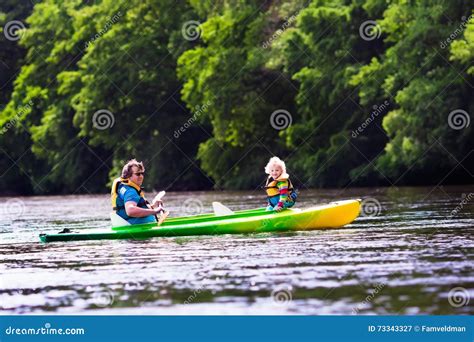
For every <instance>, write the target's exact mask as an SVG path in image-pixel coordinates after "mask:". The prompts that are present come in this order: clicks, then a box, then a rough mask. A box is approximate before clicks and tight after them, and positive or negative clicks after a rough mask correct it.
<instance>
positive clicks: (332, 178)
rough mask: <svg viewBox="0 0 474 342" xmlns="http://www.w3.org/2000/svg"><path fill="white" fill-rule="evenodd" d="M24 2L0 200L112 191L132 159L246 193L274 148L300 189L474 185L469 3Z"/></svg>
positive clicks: (169, 185)
mask: <svg viewBox="0 0 474 342" xmlns="http://www.w3.org/2000/svg"><path fill="white" fill-rule="evenodd" d="M36 2H37V3H36V5H34V7H33V5H32V3H31V2H30V1H26V0H25V1H21V2H20V3H17V1H12V0H8V1H4V2H2V4H1V5H0V24H1V26H2V27H3V26H4V25H5V24H6V23H7V22H9V21H11V20H21V21H22V22H23V23H24V24H25V25H26V27H27V29H26V30H25V31H24V32H23V31H22V32H21V35H22V38H21V39H20V40H19V41H18V42H16V41H10V40H7V39H5V37H4V35H3V34H2V35H1V37H0V82H1V85H2V88H1V93H0V127H1V128H2V132H3V133H2V134H1V135H0V153H2V159H1V161H0V168H1V169H0V172H1V173H2V174H3V176H2V177H1V178H0V189H1V190H2V193H3V192H5V191H7V192H21V193H31V192H35V193H54V192H63V193H76V192H81V193H83V192H86V193H87V192H97V191H107V185H108V184H110V181H111V179H113V178H114V177H116V176H117V175H118V174H119V172H120V169H121V167H122V165H123V163H124V162H125V161H126V160H127V159H130V158H138V159H141V160H144V161H145V163H146V167H147V180H146V183H147V185H149V186H151V187H154V188H166V189H204V188H210V187H214V188H227V189H244V188H245V189H249V188H253V189H256V188H258V186H259V185H261V183H262V180H263V178H264V177H265V175H264V173H263V168H264V166H265V164H266V162H267V160H268V158H269V157H271V156H273V155H278V156H280V157H281V158H283V159H284V160H285V161H286V162H287V167H288V169H289V173H290V174H291V175H292V176H293V178H294V180H295V182H296V183H300V185H301V186H302V187H306V186H347V185H375V184H393V183H395V184H424V183H438V182H460V183H461V182H466V181H470V180H471V179H470V175H469V174H468V173H466V172H465V170H466V169H469V168H470V167H471V169H470V170H471V172H472V165H471V164H469V163H472V162H471V160H472V157H471V159H469V158H468V157H467V156H468V154H469V152H470V151H472V148H473V146H472V138H471V139H469V138H470V137H471V136H472V125H470V126H468V127H465V128H463V129H460V130H456V129H453V128H452V127H451V126H450V125H449V123H448V116H449V115H450V113H452V112H453V111H455V110H463V111H465V112H467V113H468V114H469V113H470V114H471V115H472V113H473V112H474V110H473V109H474V101H473V98H474V97H473V96H472V95H473V94H472V84H474V80H473V77H474V67H473V66H472V62H473V59H474V21H473V19H472V17H470V19H469V16H470V15H471V14H472V13H473V12H472V4H471V2H469V1H467V0H455V1H449V2H448V1H419V2H416V1H401V0H400V1H385V0H330V1H327V0H324V1H323V0H312V1H309V2H308V1H304V0H292V1H283V2H261V1H256V0H222V1H217V2H216V1H210V0H205V1H195V0H189V1H188V2H183V1H179V2H175V1H172V0H145V1H143V0H142V1H139V0H129V1H125V0H121V1H116V0H102V1H95V2H85V1H81V0H65V1H64V0H42V1H39V2H38V1H36ZM375 21H376V25H372V28H371V29H370V28H369V29H367V30H365V31H363V30H362V28H364V27H365V26H366V25H367V24H374V23H375ZM188 23H198V24H199V27H198V28H195V29H196V30H198V31H199V32H200V37H194V38H197V39H194V38H193V39H187V38H188V37H186V32H185V25H186V24H188ZM367 35H368V36H369V37H367ZM3 107H4V108H3ZM278 110H280V111H281V110H284V111H287V112H289V113H290V116H291V121H292V124H291V125H290V126H289V127H287V128H285V129H281V130H280V129H275V127H274V126H275V125H274V122H273V123H272V122H271V117H272V114H273V113H275V112H276V111H278ZM98 113H99V114H100V113H102V114H103V113H106V116H108V117H107V119H109V120H111V121H109V122H108V124H107V122H106V123H105V124H107V127H106V128H105V129H101V127H98V121H97V115H98ZM109 113H111V114H109ZM110 115H111V116H110ZM107 119H106V120H107ZM4 157H5V158H4ZM460 162H462V164H461V165H459V163H460ZM447 175H448V176H449V177H447V178H446V176H447Z"/></svg>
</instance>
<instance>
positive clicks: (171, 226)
mask: <svg viewBox="0 0 474 342" xmlns="http://www.w3.org/2000/svg"><path fill="white" fill-rule="evenodd" d="M359 212H360V200H345V201H339V202H331V203H329V204H324V205H318V206H314V207H311V208H306V209H287V210H283V211H281V212H268V211H265V209H264V208H261V209H252V210H243V211H237V212H235V213H234V214H232V215H225V216H215V215H214V214H203V215H195V216H187V217H176V218H169V219H168V220H166V221H165V222H164V223H163V224H162V225H161V226H157V224H156V223H148V224H140V225H127V226H122V227H113V228H111V229H101V230H93V229H84V230H81V231H79V232H71V233H64V234H60V233H56V234H40V239H41V241H42V242H53V241H76V240H106V239H107V240H109V239H110V240H112V239H135V240H138V239H147V238H151V237H173V236H192V235H217V234H246V233H262V232H284V231H304V230H314V229H323V228H337V227H342V226H344V225H346V224H349V223H351V222H352V221H354V220H355V219H356V218H357V216H358V215H359Z"/></svg>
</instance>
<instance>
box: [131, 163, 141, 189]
mask: <svg viewBox="0 0 474 342" xmlns="http://www.w3.org/2000/svg"><path fill="white" fill-rule="evenodd" d="M132 171H133V173H132V175H131V176H130V180H131V181H132V182H134V183H135V184H137V185H140V186H141V185H142V183H143V178H144V177H145V170H139V169H138V167H137V166H132Z"/></svg>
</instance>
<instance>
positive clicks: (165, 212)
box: [158, 211, 170, 226]
mask: <svg viewBox="0 0 474 342" xmlns="http://www.w3.org/2000/svg"><path fill="white" fill-rule="evenodd" d="M169 214H170V212H169V211H164V212H162V213H161V215H160V218H159V219H158V226H160V225H161V224H162V223H163V222H164V221H165V220H166V218H167V217H168V215H169Z"/></svg>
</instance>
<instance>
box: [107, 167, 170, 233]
mask: <svg viewBox="0 0 474 342" xmlns="http://www.w3.org/2000/svg"><path fill="white" fill-rule="evenodd" d="M144 178H145V167H144V166H143V163H142V162H138V161H137V160H136V159H132V160H129V161H128V162H127V164H125V166H124V167H123V169H122V176H121V177H120V178H117V179H115V180H114V182H113V184H112V190H111V196H112V198H111V199H112V207H113V208H114V210H116V212H117V214H118V215H119V216H120V217H122V218H123V219H125V220H126V221H128V222H129V223H130V224H140V223H150V222H156V214H158V213H160V212H163V207H162V206H161V204H162V202H161V200H155V201H154V202H153V203H152V204H149V202H148V201H147V200H146V199H145V196H144V192H143V189H142V187H141V185H142V184H143V179H144Z"/></svg>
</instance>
